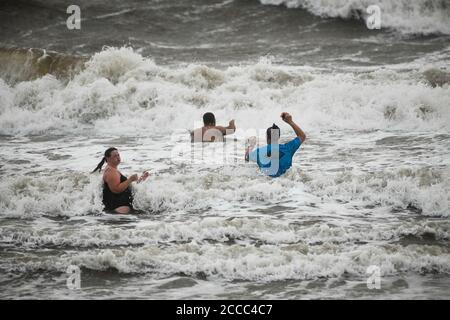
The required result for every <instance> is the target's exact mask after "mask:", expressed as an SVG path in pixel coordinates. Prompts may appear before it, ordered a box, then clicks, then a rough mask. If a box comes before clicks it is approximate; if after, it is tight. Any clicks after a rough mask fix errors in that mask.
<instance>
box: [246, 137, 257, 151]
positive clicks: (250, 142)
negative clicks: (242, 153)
mask: <svg viewBox="0 0 450 320" xmlns="http://www.w3.org/2000/svg"><path fill="white" fill-rule="evenodd" d="M255 145H256V137H255V136H253V137H250V138H248V139H247V140H246V141H245V147H246V148H248V147H250V148H251V149H253V147H254V146H255Z"/></svg>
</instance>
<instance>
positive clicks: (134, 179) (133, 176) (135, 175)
mask: <svg viewBox="0 0 450 320" xmlns="http://www.w3.org/2000/svg"><path fill="white" fill-rule="evenodd" d="M128 179H130V181H131V182H133V181H137V180H138V175H137V174H133V175H132V176H131V177H129V178H128Z"/></svg>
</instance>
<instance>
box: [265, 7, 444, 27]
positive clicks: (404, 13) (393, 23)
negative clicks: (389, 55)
mask: <svg viewBox="0 0 450 320" xmlns="http://www.w3.org/2000/svg"><path fill="white" fill-rule="evenodd" d="M260 2H261V3H262V4H266V5H285V6H286V7H288V8H303V9H306V10H308V11H309V12H311V13H312V14H314V15H317V16H320V17H327V18H343V19H349V18H354V17H358V18H363V19H366V18H367V13H366V10H367V8H368V7H369V6H371V5H378V6H379V7H380V9H381V27H382V28H390V29H394V30H396V31H399V32H401V33H403V34H450V23H449V21H450V6H449V5H448V2H447V1H446V0H395V1H392V0H350V1H349V0H260Z"/></svg>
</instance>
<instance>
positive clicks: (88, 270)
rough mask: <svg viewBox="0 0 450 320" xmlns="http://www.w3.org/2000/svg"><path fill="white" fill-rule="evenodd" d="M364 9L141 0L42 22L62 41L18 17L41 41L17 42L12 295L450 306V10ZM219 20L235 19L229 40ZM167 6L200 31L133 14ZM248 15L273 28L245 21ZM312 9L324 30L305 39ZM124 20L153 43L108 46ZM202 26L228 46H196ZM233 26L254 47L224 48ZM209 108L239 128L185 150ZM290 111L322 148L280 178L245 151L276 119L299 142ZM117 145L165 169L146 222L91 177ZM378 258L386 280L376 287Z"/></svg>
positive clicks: (7, 88) (3, 272)
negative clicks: (361, 15) (400, 13)
mask: <svg viewBox="0 0 450 320" xmlns="http://www.w3.org/2000/svg"><path fill="white" fill-rule="evenodd" d="M261 2H262V3H265V2H267V3H268V1H261ZM363 2H364V1H361V2H358V1H354V2H353V4H354V5H353V6H354V7H353V9H352V10H353V11H352V10H350V11H348V16H346V14H347V13H346V11H345V10H344V11H342V10H340V11H336V12H339V14H336V13H333V12H334V11H333V8H334V7H330V6H327V7H324V8H325V9H326V10H328V11H326V12H328V13H327V14H326V15H325V17H322V15H321V14H320V13H318V12H316V11H315V10H316V9H317V8H318V7H317V6H314V4H315V2H314V1H303V2H302V1H297V2H295V1H292V2H289V3H287V2H286V3H287V7H286V6H284V2H282V1H278V2H277V3H276V4H283V5H281V6H272V5H262V4H261V3H259V2H258V1H254V2H249V3H251V4H247V2H246V3H244V2H242V1H217V3H215V5H211V4H208V5H205V4H202V3H201V2H198V1H197V2H196V1H194V2H192V3H191V2H183V3H184V4H182V3H178V2H174V3H173V4H172V5H171V6H170V5H166V4H164V2H155V3H153V4H154V5H155V6H156V4H160V5H161V7H160V8H159V9H158V10H156V11H155V10H154V8H155V7H150V6H149V7H148V8H147V11H146V10H137V9H135V10H132V9H133V7H132V5H135V6H137V7H136V8H141V7H139V5H140V3H139V1H136V3H134V2H132V3H131V4H130V3H129V4H128V6H129V7H126V8H123V7H117V8H115V9H114V10H113V12H112V13H114V12H116V13H118V14H117V15H110V16H104V15H107V14H108V12H106V13H105V12H103V11H105V9H104V8H103V7H102V6H99V7H96V8H93V9H92V10H93V12H92V13H91V14H92V15H94V16H96V17H97V19H93V20H92V21H94V22H95V21H97V20H99V21H97V23H99V28H98V29H96V28H95V27H92V28H87V29H88V30H86V31H85V32H88V35H89V36H88V37H85V38H83V39H79V40H74V39H69V40H68V39H67V38H65V35H66V33H65V32H67V31H61V29H59V28H58V27H57V24H56V22H54V21H53V20H52V19H53V18H52V17H53V16H52V15H50V16H49V17H47V18H45V19H44V18H43V19H42V20H39V19H36V20H33V21H34V23H42V24H44V25H47V26H48V28H47V29H46V30H47V31H46V32H47V36H48V32H50V31H52V32H54V33H52V36H51V37H49V38H44V37H43V36H42V35H41V36H40V35H39V32H43V31H42V30H41V29H39V28H37V26H31V30H32V33H31V34H33V35H34V36H30V35H27V33H26V28H25V26H22V25H20V20H17V23H16V24H12V25H10V28H12V29H14V28H18V29H20V30H24V34H23V37H14V38H13V37H10V36H8V34H3V35H2V37H1V45H2V48H3V49H2V51H1V54H0V62H2V69H1V74H2V77H1V78H0V134H1V136H0V145H1V150H2V152H1V153H0V160H1V161H0V172H1V179H2V180H1V183H0V257H1V259H0V260H1V262H0V286H1V288H2V290H0V298H2V299H13V298H37V299H40V298H42V297H46V298H54V299H60V298H98V299H100V298H123V299H127V298H141V299H152V298H154V299H156V298H161V299H189V298H192V299H204V298H226V299H228V298H230V299H231V298H232V299H243V298H247V299H267V298H274V299H305V298H306V299H308V298H356V299H361V298H362V299H381V298H385V299H386V298H387V299H398V298H407V299H418V298H426V299H448V298H450V290H449V289H450V277H449V273H450V252H449V251H450V246H449V244H450V235H449V230H450V221H449V215H450V197H449V194H450V185H449V183H450V182H449V181H450V180H449V177H450V166H449V159H450V155H449V153H450V151H449V150H450V132H449V131H450V127H449V123H450V110H449V106H450V90H449V86H448V83H449V81H450V80H449V79H450V76H449V74H450V73H449V54H450V50H449V39H448V36H447V35H448V29H447V27H448V25H446V24H445V23H443V24H442V23H440V21H441V20H439V17H441V15H444V16H445V14H446V11H445V8H446V7H444V9H442V8H439V6H438V5H437V2H436V9H435V11H432V10H433V7H430V6H426V5H425V4H424V7H423V8H422V7H421V5H420V3H422V2H423V3H425V2H426V1H422V2H420V1H418V2H412V3H413V4H417V6H414V5H412V6H413V8H415V9H414V10H419V11H418V12H422V13H423V11H420V10H421V8H422V9H423V10H431V11H427V12H433V13H432V14H431V15H432V16H433V17H434V20H433V21H435V24H434V25H431V24H430V23H428V24H427V23H426V21H425V20H424V21H419V22H420V23H419V22H416V23H410V22H409V21H408V20H404V21H403V24H400V25H392V26H390V29H387V30H386V29H382V30H381V31H374V32H376V33H375V34H373V33H370V32H369V31H367V30H366V29H365V27H364V23H363V21H361V20H357V19H353V20H346V19H347V18H348V19H350V18H351V17H352V15H351V14H350V13H351V12H356V11H357V9H358V5H361V6H362V5H363V4H364V3H363ZM380 2H382V3H385V4H386V3H387V2H383V1H380ZM37 3H38V2H37ZM94 3H95V2H94ZM186 3H188V4H187V5H186ZM333 3H338V2H333ZM402 3H403V2H402ZM55 4H57V2H55ZM308 4H309V6H308ZM116 5H117V6H119V5H118V4H116ZM124 6H126V5H124ZM56 7H57V6H56ZM5 8H7V10H4V11H3V12H2V14H5V12H6V13H9V14H11V13H14V12H19V13H22V14H23V15H26V13H27V14H31V13H32V12H34V11H30V10H28V11H27V10H25V9H23V8H22V9H21V7H20V6H11V5H9V6H5ZM37 8H41V9H39V10H43V11H44V12H47V11H48V8H46V7H45V6H44V8H43V9H42V6H37ZM127 8H128V9H127ZM302 8H303V9H305V8H306V10H303V9H302ZM116 9H117V10H116ZM325 9H324V10H325ZM8 10H9V11H8ZM36 10H37V9H36ZM46 10H47V11H46ZM95 10H98V12H96V11H95ZM126 10H129V11H126ZM208 10H209V11H208ZM330 10H331V11H330ZM355 10H356V11H355ZM396 10H401V9H398V7H396ZM414 10H413V12H415V11H414ZM170 12H176V14H173V15H170V14H169V13H170ZM205 12H208V13H210V14H213V13H214V17H221V16H225V18H224V19H225V20H226V19H232V20H233V19H234V21H235V23H234V24H231V25H230V26H229V28H231V29H225V30H222V31H220V28H219V26H218V25H215V24H214V23H213V21H214V19H212V18H211V16H208V15H205ZM224 12H225V13H227V14H228V15H227V14H224V15H221V14H220V13H224ZM230 12H232V13H233V14H232V15H231V14H230ZM109 13H110V14H112V13H111V12H109ZM152 13H158V14H162V13H164V14H166V15H167V16H170V17H172V18H173V19H175V20H176V21H178V22H180V21H185V24H184V26H185V27H186V28H185V29H183V28H175V27H173V25H170V24H167V25H166V28H163V27H164V25H163V24H162V22H159V23H156V22H155V23H154V24H153V25H152V24H150V25H151V26H152V27H151V28H150V29H145V28H142V29H139V28H137V27H136V25H134V24H135V23H136V21H139V19H138V18H139V17H141V18H142V19H144V18H145V17H147V18H148V17H149V15H151V14H152ZM311 13H312V14H311ZM102 15H103V18H102ZM130 15H132V16H133V15H134V16H133V17H134V18H135V19H131V16H130ZM248 15H250V16H254V17H255V20H254V21H259V22H261V21H264V22H266V24H265V25H269V26H272V27H273V28H270V30H271V32H269V31H270V30H269V31H265V32H262V31H261V30H262V29H258V28H253V29H248V28H244V26H246V23H247V22H248V19H247V18H246V17H248ZM317 15H319V16H320V17H317ZM55 16H56V17H57V16H58V15H55ZM98 16H100V18H98ZM298 16H301V18H302V19H300V21H301V22H299V23H301V24H302V29H303V27H304V25H306V26H309V27H310V28H309V29H307V30H306V31H305V32H306V33H305V34H303V36H300V37H299V34H302V33H297V31H295V32H294V31H293V30H294V29H295V30H298V25H296V23H297V21H298V20H296V19H298ZM407 16H408V15H406V14H405V17H407ZM112 17H120V19H119V20H118V21H119V22H120V23H119V22H117V21H116V23H117V25H115V26H116V27H117V28H118V30H120V31H121V32H122V33H120V32H118V33H116V35H117V36H118V38H120V39H127V38H128V36H129V35H128V33H129V32H130V31H129V29H127V27H123V25H125V26H129V25H130V24H131V25H132V26H134V28H135V31H134V34H135V35H139V34H140V38H139V37H138V36H136V39H138V38H139V41H137V40H136V42H135V43H134V44H133V43H132V44H133V45H134V47H121V48H104V49H103V50H102V49H101V46H103V45H115V44H119V45H122V44H123V43H115V42H114V41H116V40H117V39H116V40H114V39H112V37H111V35H110V34H108V33H106V32H105V31H104V30H103V29H101V28H100V26H101V23H103V22H102V20H104V19H109V18H112ZM208 17H209V18H208ZM282 17H287V18H286V19H282ZM197 18H199V19H197ZM330 18H338V19H330ZM342 18H346V19H344V20H343V19H342ZM208 19H210V20H208ZM271 19H275V20H276V21H278V22H280V24H276V23H273V21H272V20H271ZM277 19H278V20H277ZM3 21H5V20H3ZM89 21H90V20H86V21H85V23H86V26H89V24H88V23H89ZM92 21H91V22H92ZM130 21H131V22H130ZM205 21H206V22H205ZM226 21H228V20H226ZM267 21H272V23H271V24H270V23H269V24H268V23H267ZM100 22H101V23H100ZM203 23H205V24H206V25H207V26H208V27H210V26H212V25H214V26H216V27H217V29H218V30H219V31H217V33H214V34H215V37H217V38H214V37H213V38H201V40H199V43H200V44H199V45H200V47H199V48H187V47H186V44H185V43H183V41H184V40H186V41H188V39H187V38H186V35H193V34H204V29H201V28H200V29H198V28H199V27H200V26H204V25H203ZM208 23H209V24H208ZM223 23H225V21H224V22H223ZM239 23H241V24H239ZM421 23H422V24H421ZM303 24H304V25H303ZM251 25H252V24H251ZM121 26H122V27H121ZM238 26H240V27H238ZM41 27H42V26H41ZM188 27H189V28H188ZM204 27H205V26H204ZM233 27H234V28H236V29H233ZM146 28H147V27H146ZM152 28H156V29H157V30H159V29H158V28H160V30H161V32H162V33H163V34H164V35H165V37H163V38H161V39H160V40H159V41H160V42H158V43H159V49H155V46H154V45H152V44H151V45H148V43H147V42H151V43H153V44H154V43H155V39H154V38H155V37H156V38H157V37H158V35H161V34H160V33H158V32H155V31H154V29H152ZM414 28H416V29H414ZM27 30H28V31H29V29H27ZM40 30H41V31H40ZM164 30H165V31H164ZM171 30H172V31H171ZM178 30H181V31H178ZM264 30H265V29H264ZM411 30H412V31H411ZM163 31H164V32H165V33H164V32H163ZM89 32H92V34H90V33H89ZM139 32H141V33H139ZM330 32H331V34H330ZM411 32H412V33H413V35H411ZM417 33H419V34H417ZM280 34H286V35H287V37H280ZM93 35H97V36H98V35H102V37H103V38H97V39H95V38H93ZM183 35H184V36H183ZM233 35H234V37H242V39H241V40H242V41H240V43H239V44H236V45H234V46H225V47H226V48H224V49H223V50H220V48H217V46H218V45H219V44H221V45H222V47H223V43H224V42H225V41H227V39H228V38H227V37H230V36H233ZM289 37H290V38H289ZM183 39H184V40H183ZM255 39H256V40H258V39H260V41H261V43H263V44H261V47H258V45H253V44H252V43H253V42H252V41H254V40H255ZM289 39H290V40H289ZM331 39H334V42H332V44H331V45H329V47H323V45H322V46H321V45H320V43H323V44H325V43H329V41H330V40H331ZM37 40H39V41H40V43H43V44H45V45H42V44H41V45H39V46H38V48H39V49H35V50H34V51H31V53H30V51H28V49H17V48H14V49H11V47H10V46H11V45H15V46H18V47H22V48H26V47H33V46H35V45H33V41H37ZM163 40H164V41H166V43H165V44H164V45H161V41H163ZM273 40H276V41H273ZM121 41H122V40H121ZM145 41H147V42H145ZM80 43H84V44H85V45H84V46H82V47H77V46H78V45H79V44H80ZM255 43H259V42H258V41H256V42H255ZM349 43H350V44H352V45H353V46H354V47H353V48H349V47H348V44H349ZM168 44H169V46H168ZM177 44H178V45H179V46H178V47H175V46H174V45H177ZM205 44H209V45H208V46H205ZM366 45H367V46H366ZM99 46H100V47H99ZM194 47H195V46H194ZM83 48H84V49H83ZM262 48H269V49H270V50H268V51H270V52H271V54H272V56H267V55H266V51H264V52H263V49H262ZM299 48H303V49H302V50H305V52H307V53H306V54H299V52H300V53H301V52H302V51H301V50H298V49H299ZM327 48H328V49H327ZM358 48H360V50H356V51H355V49H358ZM377 48H378V51H377V50H374V49H377ZM42 49H51V50H57V51H59V53H51V52H49V53H43V51H42ZM310 50H313V51H310ZM211 53H213V54H212V55H211ZM5 61H6V62H5ZM85 62H86V63H85ZM73 66H76V68H74V69H73V70H71V72H68V73H69V74H70V76H67V75H66V71H67V70H68V68H69V67H70V68H72V67H73ZM47 72H50V74H45V73H47ZM206 111H212V112H214V113H215V114H216V117H217V119H218V122H219V123H221V124H226V123H227V122H228V120H230V119H231V118H234V119H235V120H236V125H237V127H238V131H237V132H236V134H235V135H233V136H230V137H229V138H228V139H227V142H226V143H225V144H208V145H204V146H202V145H194V146H193V145H191V144H190V142H189V141H188V139H189V136H188V130H189V129H192V127H194V126H198V124H199V122H200V121H201V116H202V114H203V113H204V112H206ZM282 111H288V112H290V113H291V114H292V115H293V118H294V120H295V121H296V122H297V123H298V124H299V125H300V126H301V127H302V128H303V129H304V130H305V131H306V133H307V136H308V139H307V141H306V142H305V144H304V145H302V146H301V149H300V151H299V152H298V153H297V154H296V156H295V157H294V160H293V167H292V168H291V169H290V170H289V171H288V172H287V173H286V175H284V176H283V177H281V178H278V179H271V178H268V177H266V176H264V175H262V174H261V173H260V172H259V171H258V170H257V168H256V167H255V166H254V165H252V164H248V163H245V162H244V161H243V155H244V154H243V151H244V142H245V139H246V138H247V137H248V136H250V135H256V136H258V137H259V138H260V141H261V142H262V141H263V138H264V130H265V128H267V127H268V126H270V125H271V124H272V123H273V122H274V121H275V122H276V123H277V124H278V125H279V126H280V127H281V129H282V140H283V141H287V140H288V139H289V138H290V137H292V134H293V133H292V130H291V129H290V128H289V127H288V126H287V125H285V124H283V123H282V121H281V120H280V119H279V114H280V113H281V112H282ZM110 146H115V147H117V148H118V149H119V151H120V153H121V156H122V159H123V163H122V164H121V166H120V170H121V171H122V172H123V173H124V174H126V175H131V174H133V173H139V172H142V171H144V170H148V171H149V172H150V178H149V180H148V181H147V182H145V183H142V184H139V185H135V186H134V188H133V192H134V196H135V203H134V205H135V207H136V209H138V210H139V214H136V215H128V216H119V215H110V214H105V213H103V208H102V203H101V175H98V174H90V173H89V172H90V171H91V170H92V169H93V168H94V167H95V166H96V164H97V163H98V161H99V160H100V158H101V156H102V153H103V151H104V150H105V149H106V148H107V147H110ZM69 266H77V267H79V268H80V270H81V289H80V290H70V289H69V288H68V287H67V279H68V277H69V274H67V273H66V271H67V268H68V267H69ZM370 266H376V267H378V268H379V270H380V275H381V278H380V279H381V288H380V289H369V288H368V286H367V279H368V277H369V276H370V274H368V273H367V269H368V268H369V267H370Z"/></svg>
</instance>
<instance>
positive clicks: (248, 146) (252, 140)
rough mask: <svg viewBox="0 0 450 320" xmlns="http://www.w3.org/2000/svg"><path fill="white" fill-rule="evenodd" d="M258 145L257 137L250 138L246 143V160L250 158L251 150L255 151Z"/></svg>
mask: <svg viewBox="0 0 450 320" xmlns="http://www.w3.org/2000/svg"><path fill="white" fill-rule="evenodd" d="M255 145H256V137H251V138H249V139H248V140H247V141H246V143H245V162H249V160H250V152H252V151H253V149H254V148H255Z"/></svg>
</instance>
